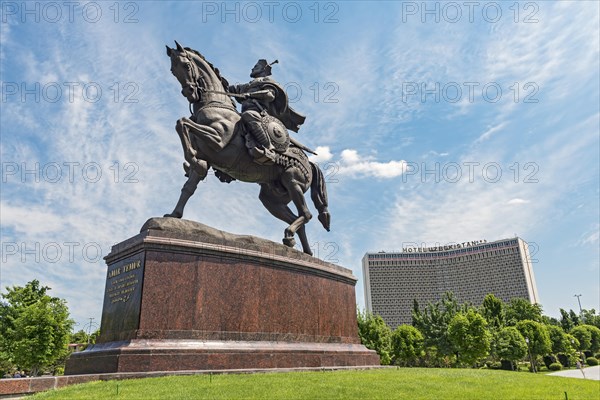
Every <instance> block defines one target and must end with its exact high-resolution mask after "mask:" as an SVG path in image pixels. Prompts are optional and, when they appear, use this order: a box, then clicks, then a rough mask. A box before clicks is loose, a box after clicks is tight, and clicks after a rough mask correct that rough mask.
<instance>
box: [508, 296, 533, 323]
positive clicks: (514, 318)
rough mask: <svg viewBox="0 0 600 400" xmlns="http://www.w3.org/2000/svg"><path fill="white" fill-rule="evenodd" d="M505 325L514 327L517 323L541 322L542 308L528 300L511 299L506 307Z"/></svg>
mask: <svg viewBox="0 0 600 400" xmlns="http://www.w3.org/2000/svg"><path fill="white" fill-rule="evenodd" d="M505 310H506V325H511V326H512V325H516V324H517V323H518V322H519V321H525V320H529V321H536V322H542V306H540V305H539V304H531V303H530V302H529V300H526V299H522V298H513V299H511V300H510V302H509V303H508V304H507V305H506V308H505Z"/></svg>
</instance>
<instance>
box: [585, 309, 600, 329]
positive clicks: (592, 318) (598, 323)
mask: <svg viewBox="0 0 600 400" xmlns="http://www.w3.org/2000/svg"><path fill="white" fill-rule="evenodd" d="M581 319H582V320H583V323H584V324H586V325H593V326H595V327H596V328H598V329H600V315H598V314H596V310H595V309H593V308H592V309H591V310H585V309H584V310H582V311H581Z"/></svg>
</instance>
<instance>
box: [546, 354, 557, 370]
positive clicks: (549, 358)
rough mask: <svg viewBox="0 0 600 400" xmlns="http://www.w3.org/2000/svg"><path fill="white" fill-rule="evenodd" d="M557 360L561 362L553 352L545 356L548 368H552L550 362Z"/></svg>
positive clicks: (553, 362)
mask: <svg viewBox="0 0 600 400" xmlns="http://www.w3.org/2000/svg"><path fill="white" fill-rule="evenodd" d="M557 362H559V361H558V359H557V358H556V356H554V355H552V354H548V355H545V356H544V365H545V366H546V368H548V369H550V364H555V363H557Z"/></svg>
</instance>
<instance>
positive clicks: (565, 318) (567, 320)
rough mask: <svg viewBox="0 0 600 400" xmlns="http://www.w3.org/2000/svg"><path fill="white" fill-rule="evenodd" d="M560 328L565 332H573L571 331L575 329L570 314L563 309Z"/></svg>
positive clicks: (561, 310)
mask: <svg viewBox="0 0 600 400" xmlns="http://www.w3.org/2000/svg"><path fill="white" fill-rule="evenodd" d="M560 326H562V328H563V330H564V331H565V332H567V333H568V332H571V329H573V328H574V327H575V324H574V323H573V320H572V319H571V316H570V315H569V313H568V312H567V311H565V310H563V309H562V308H561V309H560Z"/></svg>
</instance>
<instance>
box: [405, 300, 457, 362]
mask: <svg viewBox="0 0 600 400" xmlns="http://www.w3.org/2000/svg"><path fill="white" fill-rule="evenodd" d="M468 309H469V306H468V305H463V306H460V305H459V304H458V302H457V300H456V298H455V297H454V295H453V294H452V292H447V293H445V294H444V296H443V297H442V299H441V300H439V301H437V302H435V303H429V304H428V305H427V306H426V307H425V309H423V310H422V311H421V310H420V309H419V304H418V303H417V301H416V300H415V301H414V304H413V313H412V322H413V326H414V327H415V328H417V329H418V330H419V331H421V333H422V334H423V337H424V338H425V346H426V347H429V348H435V352H434V353H435V354H436V356H437V357H438V358H442V357H444V356H452V355H454V346H453V345H452V343H451V342H450V339H449V337H448V325H449V324H450V321H451V320H452V318H453V317H454V316H455V315H456V314H458V313H459V312H460V311H464V312H466V311H467V310H468Z"/></svg>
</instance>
